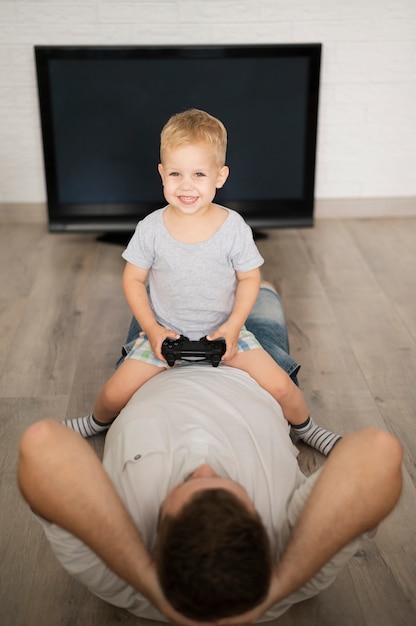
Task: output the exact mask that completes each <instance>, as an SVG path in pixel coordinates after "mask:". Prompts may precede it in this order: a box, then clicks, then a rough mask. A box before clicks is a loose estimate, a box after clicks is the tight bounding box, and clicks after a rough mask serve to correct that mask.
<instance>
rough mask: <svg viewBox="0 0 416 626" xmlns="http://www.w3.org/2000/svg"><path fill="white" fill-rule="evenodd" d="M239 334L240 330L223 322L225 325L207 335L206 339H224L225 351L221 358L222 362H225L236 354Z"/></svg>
mask: <svg viewBox="0 0 416 626" xmlns="http://www.w3.org/2000/svg"><path fill="white" fill-rule="evenodd" d="M239 334H240V328H235V326H233V325H232V324H230V323H229V322H225V324H222V325H221V326H220V327H219V328H217V330H216V331H215V332H213V333H211V334H210V335H207V339H209V340H210V341H214V340H215V339H220V337H222V338H223V339H225V345H226V351H225V353H224V356H223V357H222V358H223V361H227V360H228V359H232V358H233V356H235V355H236V354H237V349H238V336H239Z"/></svg>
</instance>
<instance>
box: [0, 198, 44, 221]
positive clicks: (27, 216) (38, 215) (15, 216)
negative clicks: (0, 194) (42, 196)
mask: <svg viewBox="0 0 416 626" xmlns="http://www.w3.org/2000/svg"><path fill="white" fill-rule="evenodd" d="M0 223H1V224H47V223H48V212H47V209H46V204H45V203H44V202H39V203H29V202H25V203H23V202H22V203H11V202H4V203H0Z"/></svg>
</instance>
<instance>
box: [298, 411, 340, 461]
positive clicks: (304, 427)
mask: <svg viewBox="0 0 416 626" xmlns="http://www.w3.org/2000/svg"><path fill="white" fill-rule="evenodd" d="M292 430H293V432H294V434H295V436H297V437H298V438H299V439H301V440H302V441H303V442H304V443H306V444H307V445H308V446H311V447H312V448H315V450H318V451H319V452H321V454H324V455H325V456H328V454H329V453H330V452H331V450H332V448H333V447H334V446H335V444H336V443H338V441H340V439H342V437H341V435H336V434H335V433H332V432H331V431H330V430H325V428H321V427H320V426H318V424H315V422H314V421H313V419H312V418H311V417H308V419H307V420H306V422H303V424H299V425H298V426H293V425H292Z"/></svg>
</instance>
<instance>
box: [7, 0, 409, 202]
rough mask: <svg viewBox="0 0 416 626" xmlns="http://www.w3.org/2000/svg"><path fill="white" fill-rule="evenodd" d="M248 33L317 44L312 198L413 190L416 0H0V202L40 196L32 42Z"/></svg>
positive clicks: (399, 194)
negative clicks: (318, 91)
mask: <svg viewBox="0 0 416 626" xmlns="http://www.w3.org/2000/svg"><path fill="white" fill-rule="evenodd" d="M257 42H258V43H295V42H300V43H303V42H321V43H322V44H323V59H322V74H321V101H320V115H319V131H318V153H317V178H316V196H317V198H318V200H323V201H326V200H327V199H330V198H335V199H340V200H343V199H348V198H361V199H363V201H364V200H368V199H371V198H384V199H385V198H389V197H392V198H393V197H395V198H398V199H400V198H403V199H405V198H409V197H410V198H411V197H416V174H415V170H416V1H415V0H257V1H256V2H255V1H252V0H135V1H134V0H130V1H119V0H0V203H17V202H24V203H25V202H27V203H38V202H44V201H45V197H46V194H45V186H44V178H43V163H42V151H41V137H40V127H39V119H38V108H37V94H36V80H35V66H34V57H33V46H34V45H35V44H43V45H45V44H136V43H137V44H176V43H189V44H193V43H207V44H210V43H212V44H215V43H257ZM341 204H342V203H341ZM334 206H336V203H335V204H334ZM334 210H335V211H336V210H337V209H334Z"/></svg>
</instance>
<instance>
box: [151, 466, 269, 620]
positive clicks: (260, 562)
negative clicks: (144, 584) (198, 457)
mask: <svg viewBox="0 0 416 626" xmlns="http://www.w3.org/2000/svg"><path fill="white" fill-rule="evenodd" d="M209 472H211V475H209ZM182 492H183V493H182ZM156 562H157V570H158V576H159V580H160V583H161V586H162V589H163V591H164V593H165V595H166V597H167V599H168V600H169V601H170V603H171V604H172V605H173V606H174V608H175V609H177V610H178V611H179V612H180V613H182V614H183V615H186V616H187V617H190V618H192V619H196V620H199V621H206V620H215V619H219V618H221V617H228V616H233V615H239V614H242V613H244V612H245V611H247V610H249V609H251V608H253V607H254V606H256V605H257V604H259V603H260V602H261V601H262V600H263V599H264V597H265V596H266V594H267V591H268V588H269V583H270V576H271V567H272V564H271V555H270V545H269V540H268V537H267V534H266V531H265V529H264V526H263V524H262V522H261V520H260V518H259V515H258V513H257V512H256V511H255V509H254V507H253V505H252V503H251V501H250V499H249V497H248V495H247V493H246V492H245V490H244V489H243V488H242V487H241V486H240V485H239V484H238V483H235V482H234V481H231V480H228V479H224V478H221V477H220V476H218V475H217V474H215V472H214V471H213V470H212V468H210V467H209V466H207V465H203V466H201V468H199V470H197V471H196V472H195V473H194V474H193V475H191V477H190V478H189V479H188V480H187V481H185V483H183V484H182V485H179V486H178V487H176V488H175V489H174V490H173V491H172V492H171V493H170V494H169V495H168V497H167V498H166V500H165V502H164V504H163V506H162V509H161V520H160V526H159V534H158V546H157V552H156Z"/></svg>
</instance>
